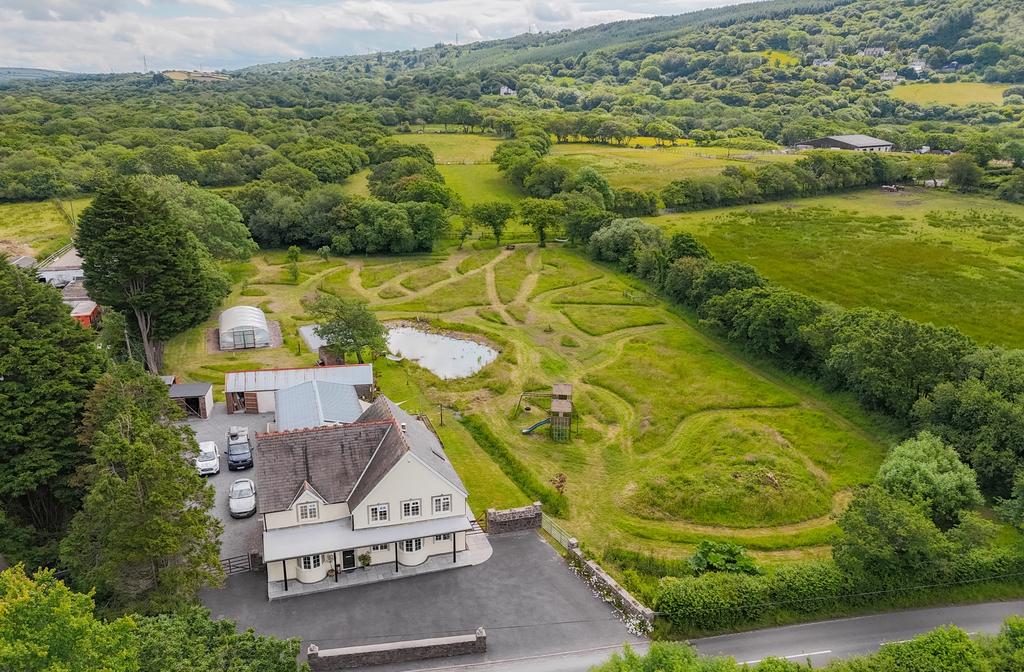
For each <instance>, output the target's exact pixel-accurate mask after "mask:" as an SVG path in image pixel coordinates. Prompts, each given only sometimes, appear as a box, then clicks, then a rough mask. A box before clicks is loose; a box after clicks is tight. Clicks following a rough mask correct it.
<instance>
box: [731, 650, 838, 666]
mask: <svg viewBox="0 0 1024 672" xmlns="http://www.w3.org/2000/svg"><path fill="white" fill-rule="evenodd" d="M826 653H832V649H826V650H824V651H811V652H810V653H794V654H793V655H792V656H771V657H772V658H782V659H783V660H793V659H794V658H810V657H811V656H824V655H825V654H826ZM762 660H763V659H762V658H758V659H757V660H746V661H743V662H742V663H740V665H757V664H758V663H760V662H761V661H762Z"/></svg>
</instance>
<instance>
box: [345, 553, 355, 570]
mask: <svg viewBox="0 0 1024 672" xmlns="http://www.w3.org/2000/svg"><path fill="white" fill-rule="evenodd" d="M341 568H342V569H344V570H346V571H347V570H350V569H355V568H356V552H355V551H342V552H341Z"/></svg>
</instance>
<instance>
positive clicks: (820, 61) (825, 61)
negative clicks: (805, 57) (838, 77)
mask: <svg viewBox="0 0 1024 672" xmlns="http://www.w3.org/2000/svg"><path fill="white" fill-rule="evenodd" d="M835 64H836V59H834V58H816V59H814V60H813V61H811V65H813V66H814V67H816V68H831V67H833V66H834V65H835Z"/></svg>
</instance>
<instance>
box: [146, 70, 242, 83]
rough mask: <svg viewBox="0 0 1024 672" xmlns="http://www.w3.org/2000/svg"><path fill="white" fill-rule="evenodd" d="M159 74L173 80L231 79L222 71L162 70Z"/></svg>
mask: <svg viewBox="0 0 1024 672" xmlns="http://www.w3.org/2000/svg"><path fill="white" fill-rule="evenodd" d="M160 74H161V75H163V76H164V77H166V78H167V79H169V80H171V81H174V82H226V81H228V80H230V79H231V77H230V76H229V75H225V74H224V73H222V72H202V71H200V70H164V71H163V72H161V73H160Z"/></svg>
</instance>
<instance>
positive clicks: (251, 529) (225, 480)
mask: <svg viewBox="0 0 1024 672" xmlns="http://www.w3.org/2000/svg"><path fill="white" fill-rule="evenodd" d="M273 419H274V414H273V413H262V414H258V415H247V414H245V413H233V414H228V412H227V411H226V410H225V407H224V404H223V403H217V404H214V406H213V411H212V412H211V413H210V417H209V418H207V419H206V420H200V419H198V418H193V419H190V420H189V421H188V425H189V427H191V428H192V429H193V430H194V431H195V433H196V440H198V441H214V442H215V443H216V444H217V450H218V451H219V452H220V473H219V474H215V475H213V476H207V478H209V479H210V482H211V483H212V484H213V487H214V488H215V489H216V490H217V498H216V500H215V502H214V506H213V513H214V515H215V516H217V518H218V519H219V520H220V521H221V522H222V523H224V533H223V534H222V535H221V538H220V542H221V549H220V557H222V558H231V557H235V556H238V555H245V554H247V553H250V552H254V551H255V552H259V551H260V550H261V549H262V539H261V535H262V533H263V528H262V526H261V525H260V518H259V513H258V512H257V513H256V514H255V515H253V516H252V517H250V518H241V519H236V518H232V517H231V515H230V513H228V488H230V487H231V483H232V482H233V481H234V480H235V479H238V478H250V479H252V480H253V481H254V482H255V483H256V490H257V491H258V490H259V487H260V484H259V482H258V481H256V469H255V468H252V469H242V470H240V471H229V470H228V463H227V458H226V457H225V455H224V448H225V447H226V441H227V433H228V428H229V427H231V426H232V425H241V426H244V427H248V428H249V432H250V433H251V434H255V433H256V432H264V431H266V429H267V423H268V422H271V421H272V420H273ZM259 459H260V458H259V452H258V451H253V461H254V462H256V461H258V460H259Z"/></svg>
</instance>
